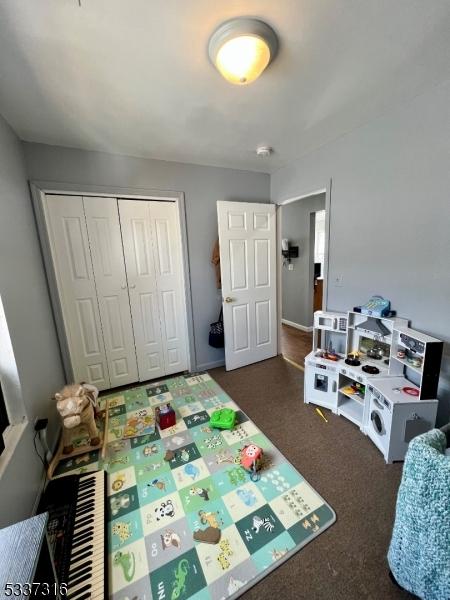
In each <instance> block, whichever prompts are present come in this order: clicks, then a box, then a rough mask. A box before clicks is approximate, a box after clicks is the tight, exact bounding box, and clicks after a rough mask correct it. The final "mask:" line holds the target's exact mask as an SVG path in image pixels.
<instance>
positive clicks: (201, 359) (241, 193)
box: [23, 143, 270, 369]
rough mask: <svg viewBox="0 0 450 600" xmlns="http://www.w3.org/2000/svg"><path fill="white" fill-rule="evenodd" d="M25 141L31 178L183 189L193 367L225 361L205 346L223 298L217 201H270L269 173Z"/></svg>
mask: <svg viewBox="0 0 450 600" xmlns="http://www.w3.org/2000/svg"><path fill="white" fill-rule="evenodd" d="M23 147H24V152H25V160H26V167H27V172H28V176H29V178H30V179H34V180H37V179H40V180H46V181H54V182H60V183H62V184H64V183H72V184H90V185H103V186H108V185H110V186H118V187H129V188H137V189H138V188H147V189H153V190H166V191H167V190H172V191H180V192H184V194H185V202H186V219H187V235H188V247H189V263H190V273H191V288H192V302H193V312H194V336H195V349H196V358H197V367H198V368H199V369H206V368H211V367H213V366H218V365H220V364H223V357H224V355H223V350H222V349H217V348H211V347H210V346H208V333H209V324H210V323H211V322H212V321H215V320H217V317H218V314H219V310H220V302H221V295H220V292H218V290H217V289H216V286H215V276H214V271H213V269H212V266H211V264H210V260H211V252H212V246H213V243H214V241H215V239H216V238H217V212H216V201H217V200H241V201H245V202H269V200H270V179H269V175H267V174H265V173H252V172H249V171H237V170H233V169H222V168H216V167H203V166H197V165H190V164H183V163H175V162H166V161H159V160H149V159H142V158H133V157H129V156H119V155H112V154H105V153H102V152H88V151H84V150H75V149H71V148H61V147H57V146H47V145H44V144H33V143H24V144H23Z"/></svg>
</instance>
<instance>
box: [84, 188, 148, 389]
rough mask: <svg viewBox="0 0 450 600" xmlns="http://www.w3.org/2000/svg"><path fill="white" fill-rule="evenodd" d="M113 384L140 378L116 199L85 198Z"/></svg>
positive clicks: (90, 242)
mask: <svg viewBox="0 0 450 600" xmlns="http://www.w3.org/2000/svg"><path fill="white" fill-rule="evenodd" d="M83 203H84V212H85V215H86V223H87V230H88V236H89V244H90V249H91V256H92V265H93V268H94V277H95V283H96V287H97V296H98V303H99V308H100V319H101V323H102V329H103V338H104V343H105V350H106V356H107V359H108V367H109V376H110V380H111V387H115V386H119V385H125V384H127V383H132V382H134V381H137V380H138V368H137V361H136V351H135V346H134V335H133V326H132V322H131V312H130V302H129V298H128V285H127V278H126V273H125V262H124V257H123V248H122V236H121V232H120V223H119V213H118V207H117V199H116V198H103V197H98V198H97V197H85V198H83Z"/></svg>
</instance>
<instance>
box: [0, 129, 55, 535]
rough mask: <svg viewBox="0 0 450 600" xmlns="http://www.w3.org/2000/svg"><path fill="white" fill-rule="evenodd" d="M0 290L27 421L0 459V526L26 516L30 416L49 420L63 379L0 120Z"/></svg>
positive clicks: (26, 212)
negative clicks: (7, 454)
mask: <svg viewBox="0 0 450 600" xmlns="http://www.w3.org/2000/svg"><path fill="white" fill-rule="evenodd" d="M0 256H1V263H0V294H1V298H2V302H3V308H4V311H5V316H6V320H7V323H8V328H9V334H10V338H11V343H12V349H13V352H14V355H15V359H16V363H17V373H18V382H14V385H11V383H12V382H11V381H10V377H11V376H12V373H11V372H10V371H9V369H5V365H1V369H2V372H1V377H2V384H3V385H4V388H5V395H7V401H8V403H10V404H13V405H15V406H16V407H17V406H20V405H21V404H22V403H23V405H24V409H25V416H26V417H27V419H28V424H27V426H26V429H25V431H24V432H23V434H22V436H21V438H20V440H19V442H18V445H17V447H16V449H15V451H14V453H13V455H12V457H11V459H10V461H9V462H8V463H7V464H6V465H5V464H3V463H4V461H5V457H4V456H3V457H2V458H1V459H0V473H1V478H0V490H1V492H0V527H3V526H5V525H7V524H9V523H12V522H14V521H17V520H20V519H23V518H26V517H28V516H29V515H30V512H31V510H32V507H33V504H34V502H35V500H36V496H37V493H38V491H39V490H40V485H41V482H42V465H41V463H40V462H39V460H38V458H37V456H36V454H35V451H34V448H33V435H34V431H33V425H34V421H35V419H36V417H42V416H50V417H51V422H50V431H49V433H50V435H49V438H50V440H51V441H54V438H55V433H56V431H55V427H56V424H57V417H56V410H55V406H54V401H52V400H51V397H52V395H53V394H54V393H55V391H56V390H57V389H58V388H59V387H60V386H61V385H62V384H63V373H62V366H61V361H60V356H59V348H58V344H57V341H56V335H55V328H54V324H53V318H52V313H51V310H50V302H49V297H48V294H47V287H46V280H45V274H44V269H43V265H42V261H41V255H40V251H39V243H38V238H37V234H36V228H35V223H34V217H33V211H32V206H31V201H30V194H29V190H28V185H27V178H26V171H25V164H24V160H23V155H22V147H21V144H20V141H19V140H18V138H17V137H16V135H15V134H14V133H13V131H12V130H11V129H10V127H9V126H8V125H7V123H6V122H5V121H4V120H3V119H2V117H0Z"/></svg>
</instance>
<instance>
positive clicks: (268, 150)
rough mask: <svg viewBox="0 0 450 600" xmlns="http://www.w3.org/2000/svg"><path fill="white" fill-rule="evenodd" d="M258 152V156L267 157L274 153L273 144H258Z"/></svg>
mask: <svg viewBox="0 0 450 600" xmlns="http://www.w3.org/2000/svg"><path fill="white" fill-rule="evenodd" d="M256 154H257V155H258V156H262V157H263V158H267V157H268V156H270V155H271V154H273V148H272V146H258V147H257V148H256Z"/></svg>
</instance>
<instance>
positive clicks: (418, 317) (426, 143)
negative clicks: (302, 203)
mask: <svg viewBox="0 0 450 600" xmlns="http://www.w3.org/2000/svg"><path fill="white" fill-rule="evenodd" d="M449 132H450V82H446V83H444V84H441V85H439V86H436V87H434V88H432V89H430V90H429V92H427V93H426V94H423V95H421V96H418V97H416V98H415V99H414V100H413V101H411V102H410V103H408V104H406V105H402V106H400V107H396V108H395V109H391V110H390V111H388V112H387V113H386V114H384V115H383V116H382V117H380V118H378V119H377V120H376V121H373V122H371V123H370V124H368V125H366V126H364V127H361V128H359V129H357V130H355V131H353V132H351V133H349V134H347V135H345V136H343V137H341V138H339V139H338V140H336V141H335V142H333V143H330V144H328V145H326V146H323V147H322V148H320V149H319V150H317V151H316V152H314V153H312V154H309V155H307V156H304V157H303V158H300V159H299V160H297V161H295V162H293V163H292V164H290V165H289V166H287V167H286V168H283V169H280V170H279V171H277V172H276V173H275V174H274V175H273V176H272V178H271V197H272V201H274V202H280V201H282V200H283V199H286V198H291V197H293V196H295V195H300V194H304V193H307V192H309V191H314V190H317V189H321V188H323V187H324V186H325V185H326V184H327V183H328V182H329V180H330V178H332V189H331V212H330V219H331V222H330V230H331V232H330V260H329V283H330V285H329V288H328V294H329V302H328V308H330V309H335V310H348V309H349V308H351V307H353V306H355V305H357V304H360V303H361V302H364V301H365V300H367V298H368V297H369V296H370V295H372V294H381V295H383V296H386V297H387V298H389V299H390V300H391V301H392V307H393V308H394V309H396V310H397V311H398V314H399V316H403V317H408V318H410V319H411V321H412V326H413V327H415V328H417V329H419V330H422V331H425V332H428V333H429V334H431V335H435V336H436V337H438V338H441V339H444V340H445V341H446V342H447V345H446V354H447V356H446V357H445V358H444V363H443V369H442V372H443V377H442V384H441V390H440V397H441V398H442V399H443V401H442V402H441V407H440V419H441V420H442V419H444V418H448V415H449V413H450V392H449V388H450V358H449V344H448V343H449V342H450V317H449V315H450V275H449V257H450V196H449V190H450V167H449V165H450V135H449ZM338 275H342V276H343V285H342V287H337V286H335V285H334V283H333V282H334V280H335V278H336V276H338Z"/></svg>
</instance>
